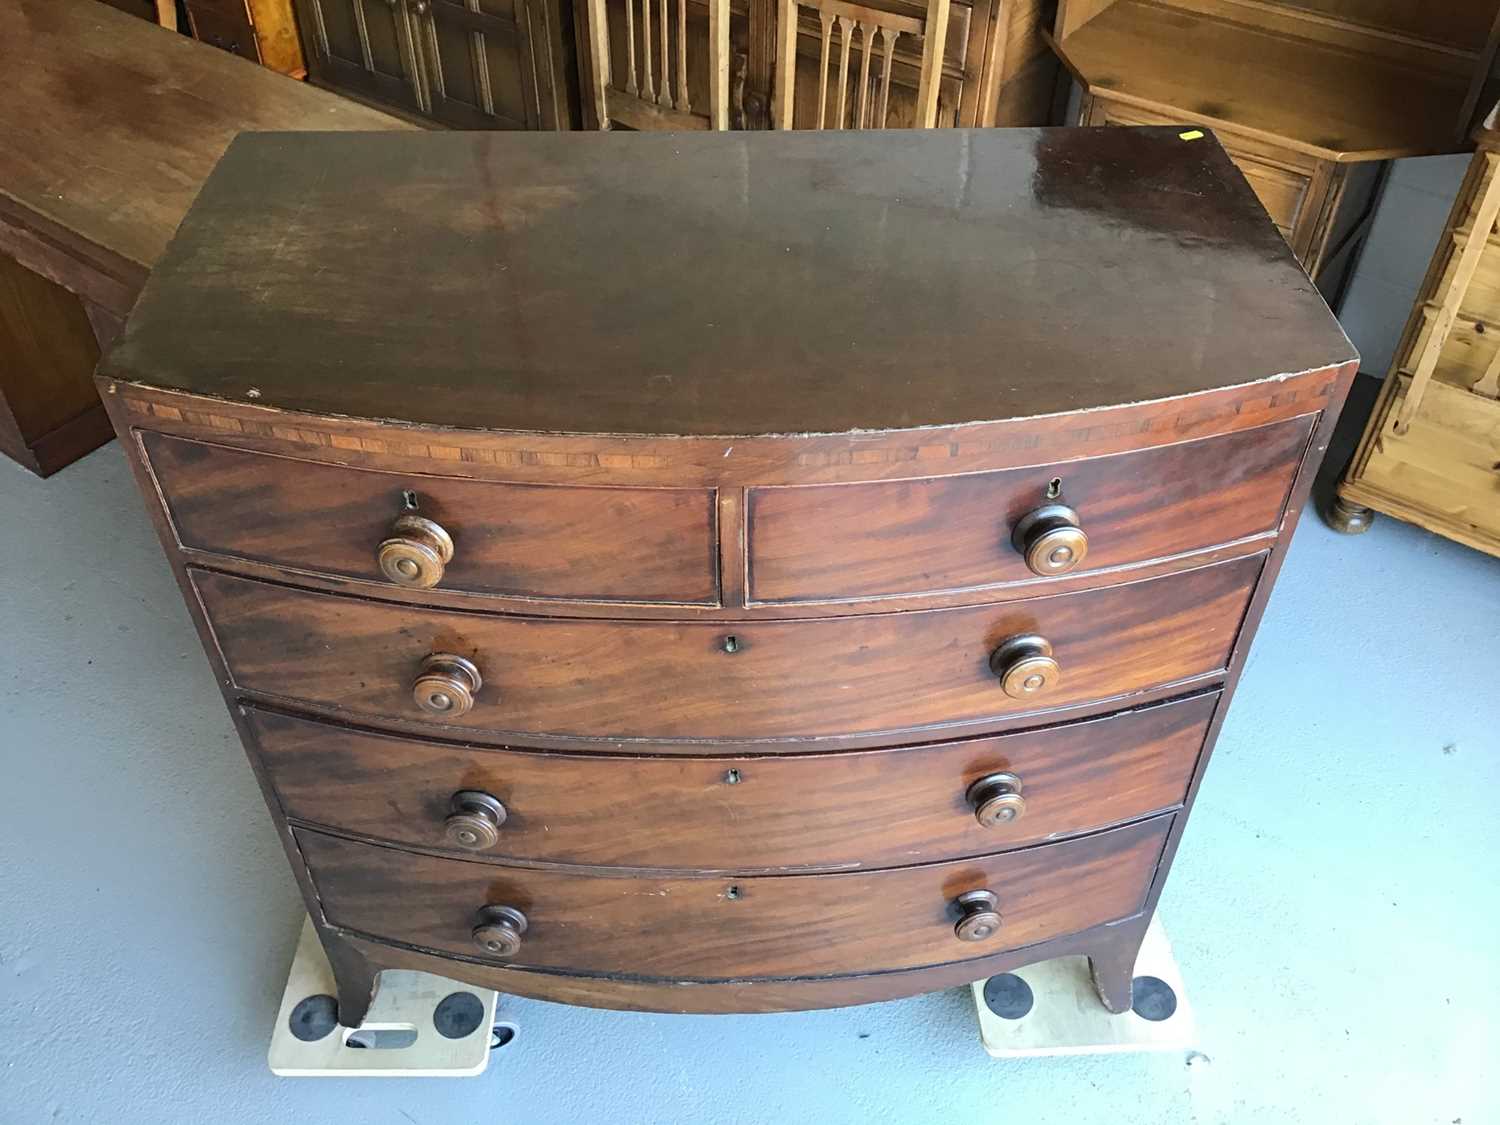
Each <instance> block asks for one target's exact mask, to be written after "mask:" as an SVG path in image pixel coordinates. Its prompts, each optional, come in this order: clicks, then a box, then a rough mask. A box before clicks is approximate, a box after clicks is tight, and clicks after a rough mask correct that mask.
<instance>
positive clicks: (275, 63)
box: [183, 0, 307, 78]
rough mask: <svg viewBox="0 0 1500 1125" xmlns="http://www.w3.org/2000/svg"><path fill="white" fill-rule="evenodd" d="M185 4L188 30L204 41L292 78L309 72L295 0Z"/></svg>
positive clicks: (191, 0)
mask: <svg viewBox="0 0 1500 1125" xmlns="http://www.w3.org/2000/svg"><path fill="white" fill-rule="evenodd" d="M183 4H184V6H185V7H186V8H187V16H188V29H189V30H190V31H191V32H192V33H193V38H194V39H197V40H198V41H199V42H200V43H207V44H209V45H210V46H212V47H218V48H219V49H221V50H224V51H229V52H230V53H231V54H235V55H239V56H241V57H242V58H247V59H249V60H250V61H251V62H258V63H260V64H261V65H262V66H264V67H269V68H270V69H271V70H275V71H279V72H280V73H282V74H285V75H289V76H290V77H292V78H303V77H305V76H306V75H307V64H306V63H305V62H304V61H303V58H302V45H301V43H300V42H299V41H298V39H297V21H296V18H295V17H294V16H293V15H292V0H183Z"/></svg>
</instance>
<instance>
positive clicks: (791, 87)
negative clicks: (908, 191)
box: [772, 0, 948, 129]
mask: <svg viewBox="0 0 1500 1125" xmlns="http://www.w3.org/2000/svg"><path fill="white" fill-rule="evenodd" d="M803 8H807V9H809V10H811V11H813V12H815V13H816V14H817V29H816V34H817V41H818V48H817V54H816V56H815V57H816V58H817V60H818V61H817V71H816V74H817V81H816V83H810V84H809V88H810V89H812V88H816V90H817V101H816V102H815V103H814V108H813V109H812V110H811V112H810V113H808V114H807V115H806V117H805V122H806V123H805V125H804V128H813V129H825V128H832V129H843V128H846V127H847V128H851V129H884V128H885V127H886V124H887V122H888V120H889V111H890V97H891V69H892V65H893V63H894V61H895V57H896V44H897V43H898V42H899V41H900V39H901V37H902V36H903V35H906V36H909V37H911V38H914V39H920V40H921V41H922V62H921V66H920V69H919V78H918V80H917V101H916V107H915V111H914V112H915V120H914V122H913V124H915V125H916V126H917V127H918V128H921V129H931V128H932V127H933V126H934V125H935V124H936V123H937V110H938V100H937V99H938V82H939V77H940V75H939V71H940V69H941V67H942V60H943V42H944V40H945V38H946V36H947V34H948V0H927V16H926V18H925V19H911V18H909V17H905V16H898V15H896V14H894V13H891V12H883V11H880V10H879V9H876V8H868V7H864V6H861V5H858V4H850V3H846V0H781V14H780V25H779V31H780V48H779V50H778V51H777V55H776V106H775V110H774V112H773V113H772V118H773V119H774V120H775V122H776V125H777V127H778V128H781V129H790V128H792V127H793V126H794V125H795V124H796V123H797V120H798V118H797V114H796V105H797V86H796V73H797V71H798V70H799V69H800V68H799V66H798V44H799V42H800V41H801V40H802V38H803V37H802V35H801V15H800V13H801V11H802V9H803ZM856 37H858V39H859V47H858V49H857V50H856V51H854V55H855V57H856V58H857V60H858V61H857V64H856V65H857V71H856V70H851V69H850V54H851V47H852V45H853V43H854V41H855V38H856ZM877 37H878V38H877ZM835 40H837V42H838V63H837V65H835V63H834V58H833V54H832V47H833V43H834V41H835ZM873 60H878V61H874V67H873V69H872V67H871V63H872V61H873ZM830 79H831V80H832V81H831V82H830ZM830 85H831V86H832V90H831V91H830ZM830 98H831V99H832V100H831V101H830ZM803 100H804V102H805V101H806V99H805V98H804V99H803ZM830 106H831V107H832V112H831V113H830Z"/></svg>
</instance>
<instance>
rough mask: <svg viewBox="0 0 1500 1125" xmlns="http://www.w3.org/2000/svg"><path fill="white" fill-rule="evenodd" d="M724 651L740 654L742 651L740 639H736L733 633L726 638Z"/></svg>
mask: <svg viewBox="0 0 1500 1125" xmlns="http://www.w3.org/2000/svg"><path fill="white" fill-rule="evenodd" d="M724 651H725V652H739V651H740V639H739V638H738V637H736V636H735V635H734V634H733V633H730V634H729V636H727V637H725V638H724Z"/></svg>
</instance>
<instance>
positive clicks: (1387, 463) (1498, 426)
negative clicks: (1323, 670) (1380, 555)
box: [1329, 115, 1500, 555]
mask: <svg viewBox="0 0 1500 1125" xmlns="http://www.w3.org/2000/svg"><path fill="white" fill-rule="evenodd" d="M1478 141H1479V149H1478V152H1476V153H1475V156H1474V160H1473V163H1472V164H1470V166H1469V173H1468V175H1467V176H1466V177H1465V179H1464V182H1463V186H1462V187H1461V188H1460V190H1459V193H1458V198H1457V200H1456V201H1455V202H1454V204H1453V210H1452V212H1451V213H1450V215H1449V217H1448V225H1447V227H1446V228H1445V229H1444V231H1443V236H1442V238H1441V239H1440V240H1439V242H1438V246H1437V250H1436V252H1435V253H1434V254H1433V258H1432V264H1431V265H1430V266H1429V267H1428V270H1427V277H1426V279H1425V280H1424V281H1423V283H1422V288H1421V290H1420V291H1419V292H1418V294H1417V301H1416V304H1415V306H1414V307H1413V308H1412V313H1411V317H1410V319H1409V320H1408V321H1407V324H1406V331H1405V333H1404V335H1403V336H1402V337H1401V343H1400V344H1399V345H1398V347H1397V349H1396V355H1395V359H1394V360H1393V361H1392V364H1391V370H1390V372H1389V373H1388V374H1387V375H1386V377H1385V383H1384V385H1383V386H1382V388H1381V392H1380V397H1379V399H1378V400H1377V401H1376V404H1375V410H1374V413H1373V414H1371V416H1370V421H1369V423H1368V425H1367V426H1366V429H1365V434H1364V438H1363V440H1362V441H1361V442H1360V445H1359V449H1358V450H1357V451H1356V452H1355V455H1354V459H1353V460H1352V461H1351V462H1350V465H1349V468H1348V470H1347V471H1346V472H1345V475H1344V478H1343V480H1342V481H1340V483H1339V485H1338V490H1337V497H1336V499H1335V500H1334V503H1333V507H1332V509H1331V511H1330V513H1329V522H1330V523H1331V524H1332V525H1333V526H1334V527H1336V528H1337V529H1338V530H1340V531H1347V532H1358V531H1364V530H1366V529H1367V528H1368V527H1369V526H1370V520H1371V519H1372V518H1373V516H1374V513H1375V512H1386V513H1388V514H1390V515H1393V516H1396V517H1397V518H1398V519H1404V520H1408V521H1410V522H1412V523H1415V524H1417V525H1418V526H1420V527H1425V528H1427V529H1428V530H1429V531H1435V532H1437V533H1438V534H1439V535H1446V536H1447V537H1448V538H1450V539H1456V540H1457V541H1458V542H1460V543H1464V544H1467V545H1468V546H1470V547H1474V548H1476V549H1478V550H1481V551H1488V552H1489V553H1490V554H1492V555H1500V236H1497V234H1496V229H1495V227H1496V221H1497V219H1500V132H1497V131H1496V129H1495V127H1494V121H1493V115H1492V116H1491V121H1490V122H1489V123H1487V125H1486V127H1485V128H1483V129H1481V130H1480V132H1479V136H1478Z"/></svg>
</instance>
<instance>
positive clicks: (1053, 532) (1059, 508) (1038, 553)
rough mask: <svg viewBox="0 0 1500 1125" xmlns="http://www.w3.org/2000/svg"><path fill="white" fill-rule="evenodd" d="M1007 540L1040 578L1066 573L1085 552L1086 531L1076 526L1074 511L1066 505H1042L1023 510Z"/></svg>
mask: <svg viewBox="0 0 1500 1125" xmlns="http://www.w3.org/2000/svg"><path fill="white" fill-rule="evenodd" d="M1010 540H1011V543H1012V544H1014V545H1015V548H1016V550H1018V551H1020V552H1021V557H1022V558H1024V559H1025V560H1026V565H1027V567H1028V568H1030V570H1031V572H1032V573H1033V574H1040V575H1041V576H1042V577H1043V578H1046V577H1048V576H1050V575H1054V574H1067V573H1068V571H1070V570H1072V569H1073V568H1074V567H1076V566H1077V565H1078V564H1079V563H1081V562H1083V560H1084V556H1086V555H1087V554H1088V553H1089V537H1088V534H1087V533H1086V532H1085V531H1084V530H1083V528H1082V527H1080V526H1079V520H1078V513H1077V512H1075V511H1074V510H1073V509H1072V508H1070V507H1068V506H1067V505H1066V504H1043V505H1042V506H1041V507H1040V508H1036V509H1033V510H1032V511H1030V512H1027V513H1026V514H1025V515H1024V516H1022V517H1021V519H1020V520H1019V521H1018V522H1017V524H1016V529H1015V531H1013V532H1012V533H1011V537H1010Z"/></svg>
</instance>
